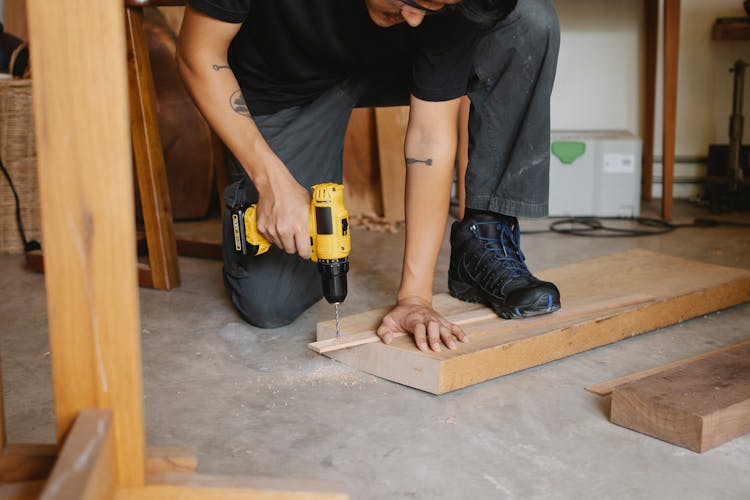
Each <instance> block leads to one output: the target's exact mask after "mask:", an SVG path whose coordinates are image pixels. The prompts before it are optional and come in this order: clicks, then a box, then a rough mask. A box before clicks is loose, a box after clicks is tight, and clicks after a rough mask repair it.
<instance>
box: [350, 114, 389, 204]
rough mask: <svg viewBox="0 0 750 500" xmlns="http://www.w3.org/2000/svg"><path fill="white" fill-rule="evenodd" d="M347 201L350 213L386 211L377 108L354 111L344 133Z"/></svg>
mask: <svg viewBox="0 0 750 500" xmlns="http://www.w3.org/2000/svg"><path fill="white" fill-rule="evenodd" d="M343 161H344V186H346V189H345V190H344V202H345V203H346V209H347V210H348V211H349V215H350V216H356V215H364V214H373V215H377V216H382V215H383V200H382V194H381V188H380V168H379V166H378V148H377V142H376V135H375V110H374V109H373V108H357V109H354V110H353V111H352V116H351V118H350V119H349V126H348V127H347V129H346V135H345V136H344V160H343Z"/></svg>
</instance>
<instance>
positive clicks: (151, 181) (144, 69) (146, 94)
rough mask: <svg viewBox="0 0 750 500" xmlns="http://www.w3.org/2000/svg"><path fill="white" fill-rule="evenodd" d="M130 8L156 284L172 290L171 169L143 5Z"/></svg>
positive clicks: (132, 75)
mask: <svg viewBox="0 0 750 500" xmlns="http://www.w3.org/2000/svg"><path fill="white" fill-rule="evenodd" d="M79 1H80V0H79ZM125 13H126V20H127V35H128V36H127V41H128V44H127V56H128V59H127V60H128V82H129V91H130V126H131V130H132V134H133V154H134V158H135V168H136V172H137V178H138V190H139V192H140V199H141V208H142V210H143V224H144V226H145V228H146V241H147V243H148V256H149V264H150V267H151V272H152V274H153V282H154V287H155V288H159V289H163V290H170V289H172V288H175V287H178V286H180V270H179V267H178V263H177V244H176V242H175V236H174V225H173V223H172V206H171V202H170V198H169V187H168V184H167V173H166V172H167V169H166V166H165V164H164V150H163V148H162V142H161V136H160V135H159V124H158V121H157V114H156V91H155V90H154V79H153V76H152V75H151V62H150V60H149V53H148V45H147V42H146V37H145V34H144V31H143V8H142V7H128V8H127V9H125Z"/></svg>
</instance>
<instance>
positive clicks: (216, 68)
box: [211, 64, 231, 71]
mask: <svg viewBox="0 0 750 500" xmlns="http://www.w3.org/2000/svg"><path fill="white" fill-rule="evenodd" d="M211 68H213V70H214V71H219V70H220V69H231V68H230V67H229V65H227V64H222V65H218V64H214V65H213V66H211Z"/></svg>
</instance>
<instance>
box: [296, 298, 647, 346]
mask: <svg viewBox="0 0 750 500" xmlns="http://www.w3.org/2000/svg"><path fill="white" fill-rule="evenodd" d="M654 300H655V299H654V297H652V296H651V295H642V294H641V295H633V296H626V297H617V298H615V299H606V300H604V301H602V302H594V303H592V304H584V305H580V306H577V307H575V308H572V309H564V310H561V311H556V312H555V313H552V314H548V315H544V316H536V317H533V318H526V319H512V320H507V321H498V328H501V329H508V330H510V329H513V328H516V327H520V326H524V327H528V326H532V325H538V324H549V323H557V322H560V321H565V320H568V319H571V318H576V317H580V316H585V315H587V314H591V313H595V312H601V311H611V310H615V309H619V308H622V307H627V306H632V305H635V304H643V303H646V302H653V301H654ZM445 318H446V319H447V320H448V321H450V322H451V323H455V324H457V325H459V326H461V327H462V328H464V329H465V328H466V327H467V326H468V325H470V324H472V323H478V322H484V321H487V320H493V321H494V320H497V319H498V317H497V314H495V312H494V311H492V310H491V309H489V308H482V309H478V310H473V311H470V312H464V313H459V314H455V315H448V316H445ZM496 330H497V329H492V328H490V329H485V330H482V331H479V332H475V333H474V336H477V335H486V334H488V333H493V332H494V331H496ZM405 335H407V334H406V333H404V332H396V333H395V334H394V335H393V338H398V337H403V336H405ZM469 337H470V338H471V335H470V336H469ZM379 341H380V337H378V336H377V334H376V333H375V331H374V330H370V331H366V332H362V333H355V334H351V335H344V336H342V337H339V338H332V339H326V340H321V341H319V342H313V343H311V344H308V345H307V347H309V348H310V349H312V350H313V351H315V352H317V353H320V354H325V353H327V352H332V351H337V350H339V349H346V348H351V347H356V346H358V345H363V344H370V343H373V342H379Z"/></svg>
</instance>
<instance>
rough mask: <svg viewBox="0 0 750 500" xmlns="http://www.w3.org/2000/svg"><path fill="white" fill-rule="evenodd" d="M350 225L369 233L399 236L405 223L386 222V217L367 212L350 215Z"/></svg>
mask: <svg viewBox="0 0 750 500" xmlns="http://www.w3.org/2000/svg"><path fill="white" fill-rule="evenodd" d="M349 225H350V226H352V227H361V228H364V229H366V230H368V231H376V232H378V233H390V234H397V233H398V232H399V229H400V228H402V227H403V225H404V222H403V221H391V220H386V219H385V218H384V217H381V216H379V215H377V214H374V213H372V212H366V213H362V214H356V215H350V216H349Z"/></svg>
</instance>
